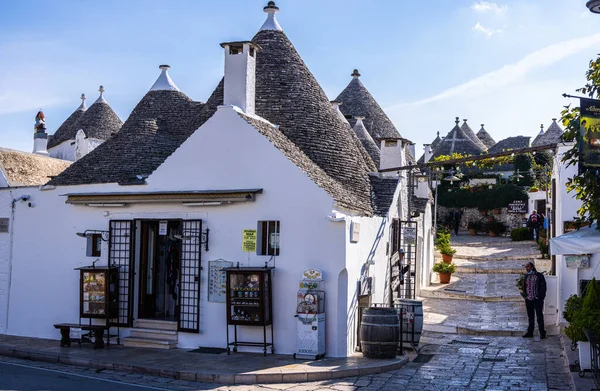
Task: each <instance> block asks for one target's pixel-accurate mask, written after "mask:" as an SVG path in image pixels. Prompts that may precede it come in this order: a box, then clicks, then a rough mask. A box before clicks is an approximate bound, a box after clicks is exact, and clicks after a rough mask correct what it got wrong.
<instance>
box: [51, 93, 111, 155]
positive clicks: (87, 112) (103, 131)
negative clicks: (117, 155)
mask: <svg viewBox="0 0 600 391" xmlns="http://www.w3.org/2000/svg"><path fill="white" fill-rule="evenodd" d="M99 91H100V96H99V97H98V99H97V100H96V102H94V104H92V105H91V106H90V108H89V109H86V107H85V101H84V102H83V103H82V104H81V106H79V108H78V109H77V110H75V112H73V114H71V115H70V116H69V118H67V120H66V121H65V122H64V123H63V124H62V125H61V126H60V127H59V128H58V129H57V131H56V132H55V133H54V136H53V137H52V138H51V140H50V141H49V142H48V148H52V147H54V146H56V145H59V144H61V143H62V142H64V141H67V140H74V139H75V135H76V134H77V131H78V130H79V129H82V130H83V131H84V133H85V135H86V137H89V138H95V139H99V140H108V139H109V138H110V137H111V135H112V134H114V133H116V132H118V131H119V130H120V129H121V126H122V125H123V122H122V121H121V119H120V118H119V117H118V116H117V114H116V113H115V112H114V111H113V109H112V108H111V107H110V105H109V104H108V102H107V101H106V99H104V87H103V86H100V89H99ZM82 100H85V95H83V94H82Z"/></svg>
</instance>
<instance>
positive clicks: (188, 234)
mask: <svg viewBox="0 0 600 391" xmlns="http://www.w3.org/2000/svg"><path fill="white" fill-rule="evenodd" d="M181 235H182V237H183V241H182V243H181V262H180V271H179V275H180V276H179V330H180V331H189V332H193V333H198V332H200V271H201V270H202V268H201V246H202V220H184V221H183V222H182V227H181Z"/></svg>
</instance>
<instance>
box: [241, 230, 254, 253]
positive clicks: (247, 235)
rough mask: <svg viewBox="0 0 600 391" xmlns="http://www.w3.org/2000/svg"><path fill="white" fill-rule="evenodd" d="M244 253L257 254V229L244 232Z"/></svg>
mask: <svg viewBox="0 0 600 391" xmlns="http://www.w3.org/2000/svg"><path fill="white" fill-rule="evenodd" d="M242 251H243V252H245V253H253V252H256V230H255V229H245V230H243V231H242Z"/></svg>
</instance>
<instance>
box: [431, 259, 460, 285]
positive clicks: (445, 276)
mask: <svg viewBox="0 0 600 391" xmlns="http://www.w3.org/2000/svg"><path fill="white" fill-rule="evenodd" d="M433 271H434V272H435V273H438V274H439V276H440V283H442V284H447V283H449V282H450V277H451V276H452V273H454V272H456V266H455V265H454V264H452V263H446V262H438V263H436V264H434V265H433Z"/></svg>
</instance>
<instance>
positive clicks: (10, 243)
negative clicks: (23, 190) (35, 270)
mask: <svg viewBox="0 0 600 391" xmlns="http://www.w3.org/2000/svg"><path fill="white" fill-rule="evenodd" d="M9 194H10V198H11V199H12V201H11V205H10V223H9V225H8V229H9V230H10V234H9V241H8V286H7V290H6V319H5V320H4V334H8V314H9V312H10V287H11V281H12V259H13V248H14V236H15V234H14V232H15V227H14V224H15V203H16V202H17V201H18V199H15V198H13V196H14V195H13V191H12V190H9Z"/></svg>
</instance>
